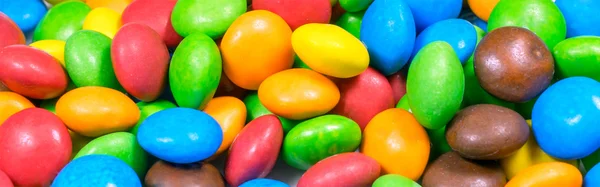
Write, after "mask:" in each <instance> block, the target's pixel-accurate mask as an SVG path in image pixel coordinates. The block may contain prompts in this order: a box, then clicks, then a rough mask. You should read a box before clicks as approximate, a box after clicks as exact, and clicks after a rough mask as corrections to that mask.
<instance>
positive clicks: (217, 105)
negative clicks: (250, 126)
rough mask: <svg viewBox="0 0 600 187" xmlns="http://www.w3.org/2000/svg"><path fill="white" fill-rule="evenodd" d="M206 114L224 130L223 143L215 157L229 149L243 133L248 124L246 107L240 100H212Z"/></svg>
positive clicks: (205, 110)
mask: <svg viewBox="0 0 600 187" xmlns="http://www.w3.org/2000/svg"><path fill="white" fill-rule="evenodd" d="M204 112H206V113H207V114H208V115H210V116H211V117H213V118H214V119H215V120H217V122H218V123H219V125H220V126H221V129H222V130H223V142H222V143H221V147H219V149H218V150H217V153H216V154H215V155H219V154H221V153H223V152H224V151H225V150H227V149H229V146H230V145H231V143H232V142H233V139H235V137H236V136H237V135H238V134H239V133H240V131H242V129H243V128H244V125H245V123H246V105H245V104H244V102H242V101H241V100H240V99H238V98H235V97H231V96H224V97H216V98H213V99H211V100H210V101H209V102H208V104H207V105H206V107H205V108H204Z"/></svg>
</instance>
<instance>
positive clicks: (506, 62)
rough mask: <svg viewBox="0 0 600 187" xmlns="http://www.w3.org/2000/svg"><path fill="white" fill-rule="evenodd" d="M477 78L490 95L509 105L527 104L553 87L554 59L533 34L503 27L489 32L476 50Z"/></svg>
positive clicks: (524, 30)
mask: <svg viewBox="0 0 600 187" xmlns="http://www.w3.org/2000/svg"><path fill="white" fill-rule="evenodd" d="M474 60H475V61H474V66H475V75H476V76H477V79H478V80H479V82H480V84H481V87H483V89H485V90H486V91H487V92H489V93H490V94H492V95H494V96H496V97H498V98H500V99H503V100H506V101H510V102H518V103H522V102H526V101H528V100H531V99H533V98H534V97H536V96H537V95H539V94H540V93H541V92H542V91H544V89H546V88H547V87H548V85H550V81H551V79H552V76H553V75H554V59H553V57H552V53H551V52H550V51H549V50H548V47H547V46H546V44H545V43H544V42H543V41H542V40H541V39H540V38H539V37H538V36H537V35H535V34H534V33H533V32H531V31H529V30H527V29H524V28H520V27H502V28H498V29H496V30H493V31H492V32H490V33H488V34H487V35H486V36H485V37H484V38H483V39H482V40H481V42H480V43H479V45H478V46H477V49H476V50H475V58H474Z"/></svg>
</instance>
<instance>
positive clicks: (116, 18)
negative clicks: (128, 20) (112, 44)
mask: <svg viewBox="0 0 600 187" xmlns="http://www.w3.org/2000/svg"><path fill="white" fill-rule="evenodd" d="M122 25H123V24H122V23H121V14H119V13H118V12H116V11H114V10H112V9H110V8H106V7H99V8H95V9H93V10H92V11H90V13H88V15H87V16H86V17H85V20H83V29H84V30H93V31H98V32H100V33H102V34H104V35H106V36H108V37H109V38H111V39H112V38H114V36H115V34H116V33H117V31H118V30H119V28H121V26H122Z"/></svg>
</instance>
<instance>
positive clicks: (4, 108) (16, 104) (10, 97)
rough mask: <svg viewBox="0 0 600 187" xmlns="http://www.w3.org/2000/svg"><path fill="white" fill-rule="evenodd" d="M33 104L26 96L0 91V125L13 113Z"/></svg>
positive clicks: (31, 106)
mask: <svg viewBox="0 0 600 187" xmlns="http://www.w3.org/2000/svg"><path fill="white" fill-rule="evenodd" d="M34 107H35V106H34V105H33V104H32V103H31V101H29V100H28V99H27V98H25V97H23V96H21V95H19V94H17V93H14V92H9V91H0V126H1V125H2V123H4V121H5V120H6V119H8V118H9V117H10V116H12V115H13V114H15V113H17V112H19V111H21V110H24V109H27V108H34Z"/></svg>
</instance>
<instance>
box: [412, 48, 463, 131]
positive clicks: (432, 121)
mask: <svg viewBox="0 0 600 187" xmlns="http://www.w3.org/2000/svg"><path fill="white" fill-rule="evenodd" d="M406 89H407V91H406V93H407V95H408V97H409V98H410V99H409V100H408V101H409V104H410V109H411V110H412V113H413V115H414V116H415V118H416V119H417V121H418V122H419V123H420V124H421V125H423V126H424V127H425V128H428V129H439V128H442V127H444V126H445V125H446V124H447V123H448V122H449V121H450V120H451V119H452V117H453V116H454V114H456V112H458V110H459V109H460V105H461V102H462V99H463V94H464V89H465V75H464V74H463V68H462V65H461V63H460V60H459V59H458V56H456V53H455V52H454V50H453V49H452V46H450V44H448V43H446V42H442V41H437V42H432V43H430V44H427V45H426V46H425V47H423V48H422V49H421V50H420V51H419V52H418V53H417V55H416V56H415V58H414V60H413V61H412V64H411V65H410V68H409V70H408V78H407V82H406Z"/></svg>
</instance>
